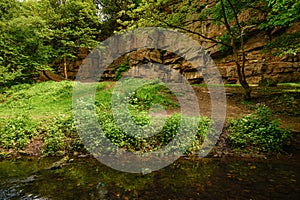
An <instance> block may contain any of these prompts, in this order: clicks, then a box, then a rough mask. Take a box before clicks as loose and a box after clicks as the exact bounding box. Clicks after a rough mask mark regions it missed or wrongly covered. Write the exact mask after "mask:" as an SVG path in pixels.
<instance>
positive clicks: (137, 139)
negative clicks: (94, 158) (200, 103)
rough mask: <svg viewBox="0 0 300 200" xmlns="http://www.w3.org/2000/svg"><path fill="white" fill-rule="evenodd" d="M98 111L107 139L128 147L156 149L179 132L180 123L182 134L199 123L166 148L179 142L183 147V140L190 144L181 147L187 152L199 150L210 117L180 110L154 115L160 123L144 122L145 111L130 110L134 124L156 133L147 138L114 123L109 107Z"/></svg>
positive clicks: (146, 118) (131, 148)
mask: <svg viewBox="0 0 300 200" xmlns="http://www.w3.org/2000/svg"><path fill="white" fill-rule="evenodd" d="M100 110H101V111H100ZM98 113H99V114H98V120H99V123H100V124H101V127H102V130H103V131H104V134H105V137H107V138H108V139H109V140H110V142H112V143H113V144H114V145H116V146H118V147H119V148H124V149H126V150H129V151H143V152H149V151H155V150H158V149H160V148H162V147H164V146H166V145H168V144H169V143H170V142H171V141H172V140H173V139H174V138H175V136H176V135H177V134H178V131H179V127H180V126H181V130H182V131H183V134H185V133H190V131H191V128H190V127H191V126H190V125H191V123H194V122H196V123H198V130H196V132H195V133H194V134H192V135H193V138H185V137H183V138H182V137H181V140H180V141H175V142H174V144H175V145H174V147H171V148H170V149H168V151H170V152H171V151H173V150H175V149H176V148H178V147H181V146H184V147H185V144H187V143H189V144H191V145H190V147H189V148H186V149H185V150H184V151H185V152H186V153H190V152H193V151H198V150H199V149H200V147H201V144H202V142H203V140H204V138H205V136H206V134H207V131H208V127H209V125H210V120H209V119H208V118H207V117H200V118H195V117H187V116H182V115H181V114H174V115H172V116H168V117H166V118H164V119H163V118H161V119H156V120H157V121H156V123H159V124H157V125H153V126H147V125H149V123H150V121H151V120H150V119H149V116H148V114H147V112H135V113H134V112H131V118H132V120H133V121H134V122H135V123H136V125H138V126H140V127H142V128H143V130H145V131H146V132H147V133H156V134H154V135H153V136H150V137H148V138H143V137H141V136H140V135H138V134H137V131H135V130H132V133H134V135H129V134H126V133H125V132H124V131H123V130H122V128H120V127H119V125H117V124H116V122H115V120H114V116H113V115H112V114H111V113H110V112H109V111H105V110H104V109H99V112H98ZM118 117H122V116H118ZM162 122H164V124H162ZM181 123H182V124H181ZM159 126H161V129H158V132H157V127H159ZM194 136H195V137H194ZM96 137H97V138H98V137H100V136H99V135H97V136H96ZM96 140H97V139H94V141H96ZM91 141H93V139H91ZM179 143H180V144H179Z"/></svg>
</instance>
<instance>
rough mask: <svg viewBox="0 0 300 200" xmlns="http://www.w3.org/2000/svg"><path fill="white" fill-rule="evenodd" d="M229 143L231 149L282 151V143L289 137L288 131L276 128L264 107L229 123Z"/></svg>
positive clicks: (268, 111) (269, 112)
mask: <svg viewBox="0 0 300 200" xmlns="http://www.w3.org/2000/svg"><path fill="white" fill-rule="evenodd" d="M229 130H230V135H229V137H228V139H229V143H230V145H231V146H232V147H233V148H236V149H241V150H255V151H263V152H280V151H283V149H282V148H283V144H284V142H285V141H286V140H287V139H288V138H289V137H290V132H289V131H288V130H285V129H282V128H279V127H278V122H277V121H275V120H273V119H272V113H271V111H270V109H269V108H268V107H266V106H259V107H257V110H256V111H255V112H254V113H252V114H250V115H248V116H244V117H242V118H240V119H237V120H231V121H230V126H229Z"/></svg>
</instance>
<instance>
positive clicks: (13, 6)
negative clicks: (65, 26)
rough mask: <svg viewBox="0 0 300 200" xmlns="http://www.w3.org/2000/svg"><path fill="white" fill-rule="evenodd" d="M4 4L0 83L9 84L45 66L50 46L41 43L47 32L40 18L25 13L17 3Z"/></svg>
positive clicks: (0, 47) (0, 49) (0, 50)
mask: <svg viewBox="0 0 300 200" xmlns="http://www.w3.org/2000/svg"><path fill="white" fill-rule="evenodd" d="M1 3H8V2H5V1H3V0H1ZM5 6H6V8H5V9H1V12H2V13H3V14H4V15H2V18H1V21H0V30H1V36H0V41H1V42H0V71H1V75H0V76H1V77H0V79H1V80H0V85H12V84H15V83H18V82H24V81H25V80H30V79H31V78H32V77H34V76H35V75H36V74H37V72H38V71H39V70H44V69H48V68H49V67H48V65H47V64H48V61H49V58H50V56H51V50H50V49H51V48H50V46H49V45H47V44H45V43H44V39H45V38H46V37H47V35H48V31H47V26H46V23H45V21H44V20H43V19H42V18H40V17H39V16H35V15H27V14H28V13H27V12H26V9H25V7H23V4H21V3H20V2H16V1H11V3H8V4H5ZM1 8H4V7H2V6H1Z"/></svg>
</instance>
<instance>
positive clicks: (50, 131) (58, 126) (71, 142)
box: [38, 115, 83, 155]
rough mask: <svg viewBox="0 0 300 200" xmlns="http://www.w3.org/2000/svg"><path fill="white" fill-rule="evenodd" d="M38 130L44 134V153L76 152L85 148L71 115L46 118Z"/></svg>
mask: <svg viewBox="0 0 300 200" xmlns="http://www.w3.org/2000/svg"><path fill="white" fill-rule="evenodd" d="M38 131H39V132H40V133H43V135H44V137H43V139H44V145H43V148H42V153H43V154H46V155H57V154H64V153H66V152H67V151H69V152H74V151H78V150H82V148H83V145H82V143H81V141H80V139H79V137H78V135H77V132H76V128H75V125H74V121H73V118H72V117H70V116H65V115H58V116H57V117H53V118H51V119H50V120H49V119H48V120H47V119H46V120H44V121H42V122H41V126H40V127H39V130H38Z"/></svg>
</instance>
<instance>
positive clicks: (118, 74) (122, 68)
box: [115, 59, 130, 80]
mask: <svg viewBox="0 0 300 200" xmlns="http://www.w3.org/2000/svg"><path fill="white" fill-rule="evenodd" d="M128 69H130V66H129V61H128V59H126V62H125V63H124V64H121V65H120V66H119V67H118V69H117V71H116V77H115V80H120V78H122V73H123V72H126V71H127V70H128Z"/></svg>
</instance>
